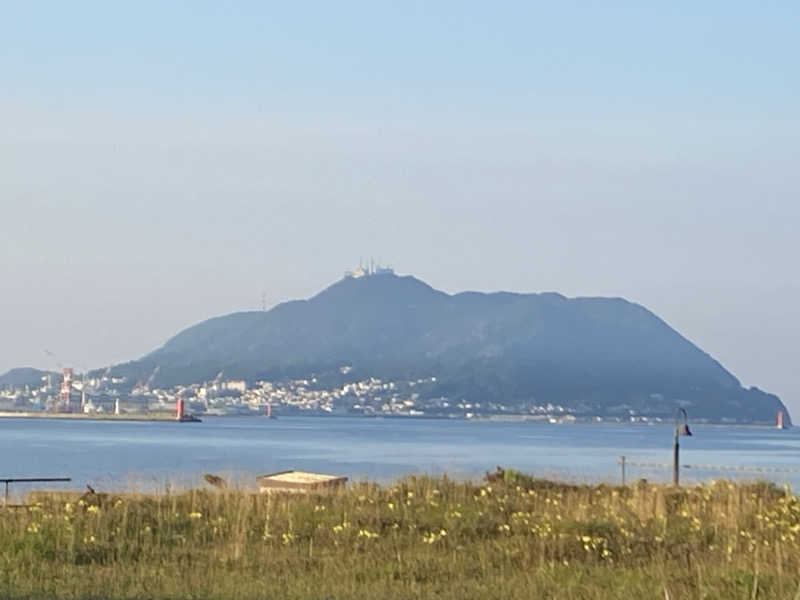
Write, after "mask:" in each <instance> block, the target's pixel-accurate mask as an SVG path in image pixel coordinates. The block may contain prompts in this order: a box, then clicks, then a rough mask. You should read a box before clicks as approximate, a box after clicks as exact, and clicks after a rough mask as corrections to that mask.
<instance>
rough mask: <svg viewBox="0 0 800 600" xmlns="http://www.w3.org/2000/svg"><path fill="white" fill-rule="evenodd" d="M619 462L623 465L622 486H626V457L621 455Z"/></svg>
mask: <svg viewBox="0 0 800 600" xmlns="http://www.w3.org/2000/svg"><path fill="white" fill-rule="evenodd" d="M619 464H620V466H621V467H622V487H625V457H624V456H620V457H619Z"/></svg>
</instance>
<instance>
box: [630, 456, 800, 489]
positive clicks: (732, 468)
mask: <svg viewBox="0 0 800 600" xmlns="http://www.w3.org/2000/svg"><path fill="white" fill-rule="evenodd" d="M617 464H619V465H620V468H621V475H622V485H625V480H626V474H627V473H626V468H627V467H638V468H642V469H670V470H671V469H674V468H675V465H674V464H673V463H654V462H641V461H635V460H628V458H627V457H625V456H620V457H619V460H618V461H617ZM679 468H680V469H681V470H684V469H686V470H694V471H712V472H720V473H724V472H729V473H800V467H769V466H758V465H709V464H681V465H680V466H679Z"/></svg>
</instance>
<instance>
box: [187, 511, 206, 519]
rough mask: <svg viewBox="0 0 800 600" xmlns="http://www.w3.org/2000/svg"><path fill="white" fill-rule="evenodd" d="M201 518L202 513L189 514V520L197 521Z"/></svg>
mask: <svg viewBox="0 0 800 600" xmlns="http://www.w3.org/2000/svg"><path fill="white" fill-rule="evenodd" d="M202 516H203V514H202V513H199V512H190V513H189V518H190V519H199V518H201V517H202Z"/></svg>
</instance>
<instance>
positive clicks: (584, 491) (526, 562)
mask: <svg viewBox="0 0 800 600" xmlns="http://www.w3.org/2000/svg"><path fill="white" fill-rule="evenodd" d="M33 500H35V502H36V504H34V505H33V506H31V507H29V508H27V509H8V510H5V511H0V597H2V598H8V599H16V598H54V599H55V598H59V599H60V598H81V599H88V598H93V599H94V598H96V599H101V598H102V599H123V598H124V599H161V598H164V599H166V598H169V599H173V598H174V599H182V598H196V599H206V598H208V599H211V598H213V599H237V600H238V599H248V600H249V599H253V600H255V599H258V600H263V599H272V598H274V599H282V598H291V599H300V598H302V599H318V600H323V599H326V600H327V599H330V600H332V599H339V598H342V599H344V598H364V599H366V598H369V599H380V598H402V599H411V598H442V599H451V598H452V599H458V600H465V599H468V598H498V599H514V598H563V599H573V598H585V599H601V598H602V599H613V598H624V599H625V600H632V599H634V598H653V599H656V598H658V599H659V600H665V599H669V600H677V599H687V598H697V599H700V598H719V599H725V600H729V599H732V598H741V599H743V600H744V599H748V600H753V599H755V598H786V599H792V600H800V499H798V497H796V496H794V495H792V494H791V493H790V492H789V491H788V490H783V489H780V488H776V487H774V486H772V485H769V484H753V485H739V484H732V483H729V482H725V481H723V482H717V483H713V484H708V485H703V486H697V487H692V488H684V489H680V490H676V489H673V488H670V487H667V486H662V485H651V484H647V483H645V482H641V483H639V484H634V485H632V486H629V487H624V488H621V487H609V486H588V485H587V486H573V485H565V484H558V483H553V482H548V481H541V480H532V479H530V478H527V477H524V476H520V475H518V474H515V473H513V472H506V473H505V474H504V475H502V474H501V475H500V476H498V477H496V478H495V480H494V481H487V482H484V483H482V484H481V483H469V482H459V481H452V480H449V479H447V478H441V479H435V478H424V477H423V478H408V479H404V480H401V481H399V482H397V483H395V484H393V485H390V486H378V485H374V484H369V483H357V484H352V485H350V486H349V488H348V489H347V491H344V492H341V493H338V494H336V495H330V496H286V495H274V496H260V495H257V494H253V493H250V492H247V491H243V490H230V491H207V490H196V491H188V492H185V493H179V494H169V495H161V496H144V495H138V496H137V495H135V494H129V495H128V494H126V495H123V496H103V495H88V496H84V497H83V498H82V499H78V498H77V497H75V498H65V497H64V496H63V495H56V494H52V495H47V494H40V495H37V496H35V497H34V498H33Z"/></svg>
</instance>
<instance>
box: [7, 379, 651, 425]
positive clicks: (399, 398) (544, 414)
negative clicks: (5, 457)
mask: <svg viewBox="0 0 800 600" xmlns="http://www.w3.org/2000/svg"><path fill="white" fill-rule="evenodd" d="M350 369H351V367H349V366H342V367H341V368H340V371H341V373H342V374H343V375H347V374H348V373H349V372H350ZM158 371H159V369H158V368H156V369H154V370H153V372H152V374H151V375H150V377H149V378H148V379H147V380H145V381H140V382H135V383H133V384H132V382H130V381H128V380H127V378H125V377H113V376H111V375H109V372H108V371H107V372H106V373H105V374H103V375H102V376H98V377H86V376H76V375H75V373H74V370H73V369H71V368H64V369H63V370H62V373H61V376H60V377H59V376H58V375H57V374H55V373H47V374H45V375H42V378H41V383H40V384H39V385H31V384H26V385H9V384H6V385H5V386H3V388H2V389H0V411H5V412H6V413H20V414H26V413H40V414H41V415H42V416H44V415H46V414H51V415H52V416H65V415H75V416H77V415H84V416H87V417H92V416H94V417H99V418H102V417H104V416H111V415H114V416H119V417H124V416H126V415H127V416H131V417H133V416H142V415H147V414H151V415H163V416H167V415H176V416H182V415H183V413H184V411H185V412H186V413H187V414H194V415H209V416H254V417H255V416H272V417H277V416H279V415H338V416H372V417H377V416H387V417H437V418H457V419H464V418H465V419H477V418H488V419H495V420H525V421H540V422H550V423H572V422H577V421H584V422H585V421H593V422H603V421H608V422H615V423H619V422H634V423H636V422H641V423H647V422H661V421H662V419H661V418H660V417H657V416H647V415H641V414H638V415H637V414H635V412H634V411H627V412H628V413H629V414H625V415H619V416H599V415H589V414H575V411H574V410H571V409H569V408H566V407H564V406H560V405H554V404H550V403H547V404H542V405H535V404H528V405H526V406H517V407H513V406H511V407H510V406H508V405H506V404H500V403H496V402H464V401H451V400H450V399H448V398H446V397H438V398H437V397H433V398H432V397H430V392H431V391H432V390H433V388H434V387H435V384H436V382H437V378H436V377H428V378H423V379H417V380H413V381H412V380H409V381H383V380H381V379H378V378H375V377H370V378H368V379H365V380H363V381H354V382H351V383H345V384H342V385H336V386H330V387H326V386H323V385H321V384H320V382H319V381H318V380H317V379H316V378H311V379H294V380H287V381H280V382H272V381H258V382H255V383H252V384H251V383H248V382H246V381H244V380H241V379H226V378H225V377H224V373H222V372H220V373H219V374H218V375H217V377H216V378H215V379H214V380H212V381H208V382H204V383H199V384H192V385H178V386H174V387H172V388H169V389H161V388H157V387H152V382H153V381H154V380H155V378H156V375H157V374H158ZM6 416H7V415H6Z"/></svg>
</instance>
